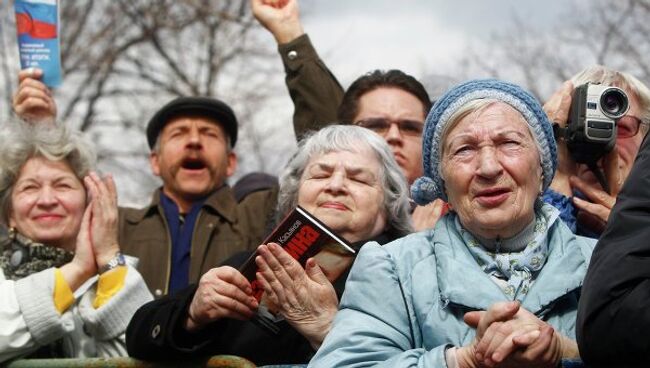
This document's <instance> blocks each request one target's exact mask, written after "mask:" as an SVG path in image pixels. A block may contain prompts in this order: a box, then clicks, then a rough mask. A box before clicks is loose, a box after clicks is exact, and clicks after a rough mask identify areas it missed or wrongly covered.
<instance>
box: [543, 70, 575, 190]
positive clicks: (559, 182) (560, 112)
mask: <svg viewBox="0 0 650 368" xmlns="http://www.w3.org/2000/svg"><path fill="white" fill-rule="evenodd" d="M572 96H573V83H571V81H566V82H564V83H563V84H562V86H561V87H560V89H558V90H557V91H556V92H555V93H554V94H553V95H552V96H551V98H549V100H548V101H547V102H546V103H545V104H544V112H546V115H547V116H548V119H549V120H550V121H551V123H557V124H558V125H559V126H560V127H566V125H567V121H568V120H569V110H570V109H571V98H572ZM557 158H558V166H557V170H556V172H555V176H554V177H553V181H552V183H551V188H552V189H553V190H555V191H556V192H558V193H562V194H564V195H565V196H567V197H571V195H572V193H571V185H570V184H569V176H571V175H574V174H575V173H576V172H577V165H576V163H575V161H573V159H572V158H571V155H570V154H569V149H568V147H567V145H566V141H565V140H564V139H557Z"/></svg>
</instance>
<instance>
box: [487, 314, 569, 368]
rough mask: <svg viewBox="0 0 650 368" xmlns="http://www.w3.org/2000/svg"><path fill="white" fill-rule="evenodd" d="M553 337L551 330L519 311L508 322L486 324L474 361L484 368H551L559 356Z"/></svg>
mask: <svg viewBox="0 0 650 368" xmlns="http://www.w3.org/2000/svg"><path fill="white" fill-rule="evenodd" d="M547 327H548V328H550V331H548V328H547ZM542 331H544V334H543V335H542ZM553 337H554V333H553V328H552V327H550V326H548V325H547V324H546V323H545V322H543V321H541V320H540V319H539V318H537V317H536V316H535V315H534V314H532V313H530V312H529V311H527V310H525V309H524V308H519V310H518V311H517V313H516V314H515V316H514V317H513V318H511V319H509V320H508V321H503V322H495V323H492V324H490V326H489V327H488V329H487V330H486V331H485V334H484V335H483V337H482V338H481V340H480V341H479V343H478V345H477V346H476V354H477V359H478V360H479V361H481V362H482V363H483V364H484V365H486V366H488V367H494V366H496V365H498V366H506V367H507V366H515V367H517V366H519V367H521V366H525V367H555V366H557V364H558V363H559V361H560V357H561V355H560V350H559V344H558V342H559V340H558V339H557V336H555V339H554V338H553Z"/></svg>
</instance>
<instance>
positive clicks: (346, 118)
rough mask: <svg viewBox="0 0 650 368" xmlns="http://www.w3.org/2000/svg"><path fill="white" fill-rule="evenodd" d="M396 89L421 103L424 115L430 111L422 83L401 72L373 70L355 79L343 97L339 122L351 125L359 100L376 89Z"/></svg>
mask: <svg viewBox="0 0 650 368" xmlns="http://www.w3.org/2000/svg"><path fill="white" fill-rule="evenodd" d="M382 87H388V88H398V89H401V90H403V91H405V92H408V93H410V94H412V95H413V96H415V97H417V99H418V100H420V102H422V108H423V110H424V115H425V116H426V115H427V113H428V112H429V109H431V99H430V98H429V94H428V93H427V91H426V90H425V89H424V86H423V85H422V83H420V82H418V80H417V79H415V78H413V77H412V76H410V75H408V74H406V73H404V72H403V71H401V70H397V69H391V70H388V71H383V70H374V71H371V72H368V73H367V74H365V75H363V76H361V77H359V78H357V80H355V81H354V82H353V83H352V84H351V85H350V87H348V90H347V91H345V94H344V95H343V101H341V105H339V110H338V114H337V117H338V119H339V121H340V122H342V123H347V124H352V123H354V121H353V120H354V117H355V116H357V114H358V113H359V98H361V96H363V95H364V94H366V93H368V92H370V91H373V90H375V89H377V88H382Z"/></svg>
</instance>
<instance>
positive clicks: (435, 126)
mask: <svg viewBox="0 0 650 368" xmlns="http://www.w3.org/2000/svg"><path fill="white" fill-rule="evenodd" d="M479 99H495V100H498V101H502V102H505V103H507V104H508V105H510V106H512V107H513V108H514V109H515V110H517V111H519V112H520V113H521V115H523V116H524V119H525V120H526V121H527V122H528V125H529V126H530V130H531V132H532V135H533V138H534V139H535V140H536V141H537V146H538V148H539V151H540V152H539V156H540V162H541V164H542V172H543V180H544V181H543V189H544V190H546V188H548V186H549V185H550V184H551V181H552V180H553V175H554V174H555V168H556V166H557V147H556V145H555V138H554V137H553V127H552V125H551V122H550V121H549V120H548V117H547V116H546V114H545V113H544V110H543V109H542V106H541V105H540V103H539V102H538V101H537V99H535V97H533V96H532V95H531V94H530V93H528V92H527V91H525V90H524V89H522V88H521V87H519V86H517V85H514V84H511V83H507V82H503V81H500V80H496V79H484V80H472V81H469V82H465V83H462V84H460V85H458V86H456V87H453V88H452V89H450V90H449V91H447V93H445V94H444V95H443V96H442V97H441V98H440V99H439V100H438V102H436V104H435V105H434V106H433V108H432V109H431V111H430V112H429V115H428V116H427V120H426V121H425V126H424V133H423V135H422V161H423V164H424V176H422V177H420V178H418V179H417V180H416V181H415V182H414V183H413V185H412V186H411V197H412V198H413V200H414V201H415V202H416V203H417V204H420V205H425V204H427V203H430V202H432V201H433V200H435V199H437V198H442V199H443V200H445V201H446V200H447V195H446V194H445V188H444V182H443V180H442V178H441V177H440V175H439V166H440V154H441V152H442V151H441V147H442V142H441V141H440V139H441V135H442V132H443V130H444V127H445V125H447V123H449V118H450V117H451V116H452V115H453V114H454V112H456V111H457V110H458V109H460V108H461V107H463V106H464V105H465V104H467V103H468V102H470V101H473V100H479Z"/></svg>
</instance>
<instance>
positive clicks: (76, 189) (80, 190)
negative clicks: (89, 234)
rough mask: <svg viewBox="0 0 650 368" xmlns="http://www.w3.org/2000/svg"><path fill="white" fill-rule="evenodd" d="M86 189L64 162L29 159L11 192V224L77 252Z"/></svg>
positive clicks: (39, 239)
mask: <svg viewBox="0 0 650 368" xmlns="http://www.w3.org/2000/svg"><path fill="white" fill-rule="evenodd" d="M85 205H86V190H85V188H84V186H83V184H82V182H81V181H80V180H79V179H78V178H77V176H76V175H75V174H74V172H73V171H72V169H71V168H70V166H68V164H67V163H66V162H65V161H50V160H48V159H46V158H43V157H33V158H30V159H29V160H28V161H27V162H26V163H25V165H24V166H23V167H22V169H21V170H20V173H19V175H18V180H17V181H16V184H14V187H13V192H12V195H11V213H10V216H9V226H11V227H14V228H16V230H18V232H19V233H21V234H23V235H25V236H26V237H28V238H29V239H31V240H34V241H36V242H39V243H43V244H47V245H54V246H58V247H61V248H64V249H67V250H70V251H74V248H75V244H76V239H77V233H78V232H79V227H80V225H81V219H82V217H83V214H84V210H85Z"/></svg>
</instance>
